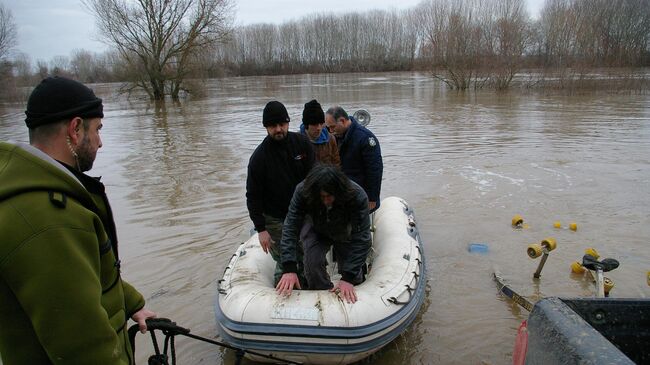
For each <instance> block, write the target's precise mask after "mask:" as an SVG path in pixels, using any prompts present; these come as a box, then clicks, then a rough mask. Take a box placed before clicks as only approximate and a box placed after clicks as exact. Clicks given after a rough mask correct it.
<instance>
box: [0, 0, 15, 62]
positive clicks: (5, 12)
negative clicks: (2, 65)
mask: <svg viewBox="0 0 650 365" xmlns="http://www.w3.org/2000/svg"><path fill="white" fill-rule="evenodd" d="M17 37H18V36H17V33H16V24H15V23H14V18H13V16H12V15H11V11H10V10H9V9H7V8H5V6H4V5H3V4H2V3H0V60H2V59H4V58H5V57H6V56H7V54H8V53H9V51H10V50H11V49H12V48H13V47H14V46H15V45H16V42H17Z"/></svg>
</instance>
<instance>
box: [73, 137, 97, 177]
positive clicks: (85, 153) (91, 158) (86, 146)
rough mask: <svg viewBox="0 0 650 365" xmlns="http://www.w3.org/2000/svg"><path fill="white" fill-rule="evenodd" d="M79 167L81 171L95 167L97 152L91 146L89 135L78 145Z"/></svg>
mask: <svg viewBox="0 0 650 365" xmlns="http://www.w3.org/2000/svg"><path fill="white" fill-rule="evenodd" d="M76 152H77V168H78V169H79V171H81V172H86V171H89V170H90V169H92V168H93V163H94V162H95V156H96V154H97V152H95V153H93V152H92V150H91V148H90V140H89V139H88V136H87V135H86V136H84V138H83V139H82V140H81V143H79V146H77V151H76Z"/></svg>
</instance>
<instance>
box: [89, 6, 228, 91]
mask: <svg viewBox="0 0 650 365" xmlns="http://www.w3.org/2000/svg"><path fill="white" fill-rule="evenodd" d="M83 3H84V4H85V5H86V6H87V7H88V9H90V11H91V12H92V13H93V14H94V15H95V18H96V21H97V24H98V27H99V31H100V34H101V37H102V38H103V40H104V41H105V42H106V43H107V44H110V45H113V46H115V47H116V48H117V50H118V51H119V53H120V55H121V57H122V58H124V59H125V60H126V61H127V64H128V65H129V67H130V68H131V69H132V70H133V71H134V72H130V75H131V76H134V79H133V80H132V86H133V87H135V88H137V87H140V88H143V89H144V90H145V91H146V92H147V94H149V96H150V97H151V98H152V99H154V100H162V99H164V97H165V95H170V96H171V97H172V98H173V99H178V95H179V92H180V90H181V88H183V82H184V81H185V79H186V78H187V77H188V76H189V72H190V69H191V67H190V64H191V63H192V61H193V56H194V55H196V54H197V52H199V51H201V50H202V49H204V48H206V47H209V46H212V45H214V44H215V43H217V42H219V41H220V40H222V39H223V38H224V37H225V36H226V35H227V34H228V33H229V31H230V29H231V17H230V15H231V12H232V5H231V2H230V0H135V1H128V0H83Z"/></svg>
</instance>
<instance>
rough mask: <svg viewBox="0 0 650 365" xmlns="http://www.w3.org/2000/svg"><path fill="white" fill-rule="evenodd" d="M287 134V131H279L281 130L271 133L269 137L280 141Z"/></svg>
mask: <svg viewBox="0 0 650 365" xmlns="http://www.w3.org/2000/svg"><path fill="white" fill-rule="evenodd" d="M287 134H288V133H287V132H285V131H281V132H277V133H273V134H272V135H271V138H273V139H274V140H276V141H281V140H283V139H285V138H287Z"/></svg>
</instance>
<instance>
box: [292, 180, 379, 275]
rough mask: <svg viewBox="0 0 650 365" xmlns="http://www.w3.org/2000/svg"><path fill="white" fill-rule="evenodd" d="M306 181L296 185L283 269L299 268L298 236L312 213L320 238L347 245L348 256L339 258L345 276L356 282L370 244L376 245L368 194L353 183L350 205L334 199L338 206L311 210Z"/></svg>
mask: <svg viewBox="0 0 650 365" xmlns="http://www.w3.org/2000/svg"><path fill="white" fill-rule="evenodd" d="M303 184H304V183H300V184H298V186H296V191H295V192H294V193H293V198H292V199H291V205H290V206H289V212H288V213H287V217H286V218H285V220H284V226H283V227H282V242H281V243H280V259H281V262H282V267H283V271H284V272H285V273H286V272H296V271H297V270H296V269H297V267H296V262H297V255H296V247H297V245H298V244H299V243H298V238H299V237H298V236H299V234H300V229H301V228H302V225H303V222H304V220H305V216H306V215H309V216H310V217H311V219H312V222H313V227H314V231H315V232H316V234H317V235H318V237H319V239H323V240H326V241H329V242H331V243H333V244H334V245H346V246H347V247H346V250H345V252H346V255H345V256H344V257H337V259H338V260H339V265H341V273H342V279H343V280H345V281H347V282H352V280H353V278H354V277H355V276H357V274H358V273H359V272H360V271H361V268H362V267H363V264H364V263H365V262H366V257H367V256H368V251H369V250H370V246H372V238H371V236H370V215H369V214H368V196H367V195H366V192H365V191H363V189H362V188H361V187H360V186H359V185H357V184H355V183H354V182H351V185H352V188H353V190H354V193H353V198H352V199H351V200H350V201H348V202H347V204H345V205H343V204H337V202H336V201H334V205H333V206H332V208H331V209H330V210H329V211H328V210H327V209H326V208H325V206H321V207H320V209H318V210H317V211H315V212H310V211H308V210H307V209H308V207H307V199H306V198H305V196H304V193H303ZM305 254H307V253H305Z"/></svg>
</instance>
